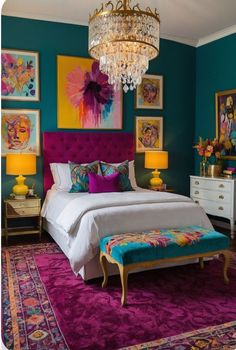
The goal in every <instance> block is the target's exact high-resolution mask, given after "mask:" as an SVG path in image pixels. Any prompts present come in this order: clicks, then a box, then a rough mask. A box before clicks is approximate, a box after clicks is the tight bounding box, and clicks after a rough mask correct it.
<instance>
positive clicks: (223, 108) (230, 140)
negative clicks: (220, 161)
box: [215, 89, 236, 159]
mask: <svg viewBox="0 0 236 350" xmlns="http://www.w3.org/2000/svg"><path fill="white" fill-rule="evenodd" d="M215 102H216V138H218V140H219V141H220V142H221V143H224V145H225V156H223V157H224V158H226V159H236V89H234V90H227V91H222V92H217V93H216V94H215Z"/></svg>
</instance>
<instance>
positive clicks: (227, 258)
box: [222, 252, 230, 284]
mask: <svg viewBox="0 0 236 350" xmlns="http://www.w3.org/2000/svg"><path fill="white" fill-rule="evenodd" d="M222 254H223V255H224V259H225V261H224V270H223V272H224V282H225V284H228V283H229V277H228V274H227V271H228V267H229V262H230V252H223V253H222Z"/></svg>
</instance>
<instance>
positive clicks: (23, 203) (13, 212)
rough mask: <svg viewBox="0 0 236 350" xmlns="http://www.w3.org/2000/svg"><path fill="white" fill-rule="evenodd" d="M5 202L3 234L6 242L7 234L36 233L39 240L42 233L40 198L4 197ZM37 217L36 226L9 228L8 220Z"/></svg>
mask: <svg viewBox="0 0 236 350" xmlns="http://www.w3.org/2000/svg"><path fill="white" fill-rule="evenodd" d="M4 203H5V236H6V244H7V243H8V236H17V235H26V234H38V235H39V239H40V240H41V233H42V219H41V215H40V211H41V199H40V198H33V199H30V198H27V199H6V200H5V201H4ZM29 217H35V218H37V219H38V220H37V227H36V228H31V227H29V228H26V227H23V226H22V228H19V227H17V228H9V227H8V220H10V219H19V218H20V219H21V218H29Z"/></svg>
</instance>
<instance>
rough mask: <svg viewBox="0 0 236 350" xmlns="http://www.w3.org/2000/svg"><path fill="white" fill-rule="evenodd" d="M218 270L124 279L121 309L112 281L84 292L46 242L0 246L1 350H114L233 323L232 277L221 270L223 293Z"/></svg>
mask: <svg viewBox="0 0 236 350" xmlns="http://www.w3.org/2000/svg"><path fill="white" fill-rule="evenodd" d="M222 267H223V265H222V262H221V261H219V260H213V261H211V262H208V263H206V266H205V269H204V270H201V269H200V268H199V265H198V264H196V265H187V266H182V267H171V268H168V269H160V270H153V271H146V272H142V273H139V274H131V275H130V276H129V283H128V305H127V306H126V307H122V306H121V304H120V297H121V285H120V279H119V277H118V276H115V277H110V278H109V280H108V287H107V288H106V289H102V288H101V286H100V285H101V281H97V282H95V283H93V284H89V285H86V284H84V282H83V281H82V279H81V278H80V277H76V276H75V275H74V274H73V272H72V271H71V268H70V266H69V263H68V260H67V259H66V257H65V256H64V254H62V253H61V252H60V250H59V248H58V247H57V246H56V245H55V244H53V243H50V244H39V245H33V246H22V247H8V248H6V249H3V260H2V269H3V272H2V285H3V289H2V304H3V305H2V306H3V340H4V343H5V344H6V346H7V348H8V349H30V350H31V349H32V350H34V349H40V350H46V349H47V350H54V349H55V350H56V349H60V350H66V349H70V350H95V349H96V350H99V349H101V350H102V349H103V350H115V349H119V348H122V347H131V346H132V345H135V344H140V343H144V342H150V341H156V339H161V338H166V337H172V336H176V335H180V334H182V333H184V332H191V331H194V330H198V329H202V328H206V327H209V326H215V325H222V324H224V323H226V322H230V321H234V320H236V270H235V269H234V268H230V269H229V278H230V284H229V285H228V286H227V285H224V284H223V273H222ZM232 267H234V266H233V265H232ZM179 344H180V343H178V346H179ZM137 349H138V348H137ZM142 349H145V347H142ZM148 349H151V347H149V348H148ZM155 349H159V348H157V347H156V348H155ZM160 349H161V348H160ZM163 349H176V348H175V347H165V348H163ZM177 349H181V350H183V349H191V347H177ZM202 349H210V348H209V347H208V348H204V347H202ZM215 349H217V348H215ZM218 349H220V348H218ZM222 349H223V348H222ZM225 349H230V348H225Z"/></svg>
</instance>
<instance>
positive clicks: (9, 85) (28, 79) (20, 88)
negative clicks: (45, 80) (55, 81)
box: [1, 49, 39, 101]
mask: <svg viewBox="0 0 236 350" xmlns="http://www.w3.org/2000/svg"><path fill="white" fill-rule="evenodd" d="M1 64H2V75H1V79H2V81H1V86H2V94H1V97H2V99H4V100H18V101H39V63H38V53H37V52H30V51H19V50H10V49H3V50H2V53H1Z"/></svg>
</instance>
